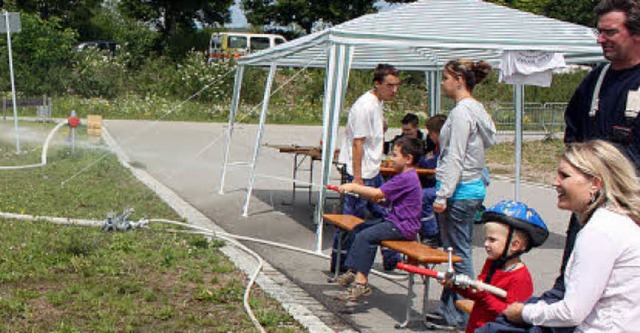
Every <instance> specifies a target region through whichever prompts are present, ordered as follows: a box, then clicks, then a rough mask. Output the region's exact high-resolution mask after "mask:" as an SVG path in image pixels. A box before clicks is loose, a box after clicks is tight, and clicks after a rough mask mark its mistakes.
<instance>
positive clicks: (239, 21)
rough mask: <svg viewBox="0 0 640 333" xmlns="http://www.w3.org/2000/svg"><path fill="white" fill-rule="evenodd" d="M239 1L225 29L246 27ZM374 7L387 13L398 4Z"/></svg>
mask: <svg viewBox="0 0 640 333" xmlns="http://www.w3.org/2000/svg"><path fill="white" fill-rule="evenodd" d="M240 1H241V0H236V3H235V5H233V7H231V23H229V24H225V27H227V28H241V27H246V26H247V18H246V17H244V14H243V13H242V10H241V9H240ZM375 5H376V7H379V8H380V9H379V10H380V11H381V12H384V11H387V10H391V9H393V8H395V7H397V6H398V5H399V4H396V5H389V4H387V3H386V2H384V1H383V0H378V1H377V2H376V4H375Z"/></svg>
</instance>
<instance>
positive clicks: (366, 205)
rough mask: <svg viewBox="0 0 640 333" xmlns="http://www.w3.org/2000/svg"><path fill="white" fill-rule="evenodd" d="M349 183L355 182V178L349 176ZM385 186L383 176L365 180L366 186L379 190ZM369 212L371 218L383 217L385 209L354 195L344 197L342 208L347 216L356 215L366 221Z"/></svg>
mask: <svg viewBox="0 0 640 333" xmlns="http://www.w3.org/2000/svg"><path fill="white" fill-rule="evenodd" d="M347 182H348V183H351V182H353V176H351V175H347ZM382 184H384V180H383V179H382V175H380V174H378V175H377V176H375V177H373V178H369V179H364V185H365V186H371V187H375V188H379V187H380V186H382ZM367 211H369V214H371V218H377V217H383V216H384V214H385V210H384V207H382V206H380V205H376V204H374V203H373V202H371V201H369V200H367V199H362V198H356V197H354V196H352V195H345V196H344V205H343V206H342V214H345V215H354V216H357V217H359V218H361V219H364V218H365V217H366V216H365V215H366V213H367Z"/></svg>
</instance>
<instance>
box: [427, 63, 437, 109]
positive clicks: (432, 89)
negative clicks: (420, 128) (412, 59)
mask: <svg viewBox="0 0 640 333" xmlns="http://www.w3.org/2000/svg"><path fill="white" fill-rule="evenodd" d="M424 74H425V81H426V84H427V92H428V93H429V116H430V117H433V116H434V115H436V114H438V112H437V109H436V73H435V71H426V72H424Z"/></svg>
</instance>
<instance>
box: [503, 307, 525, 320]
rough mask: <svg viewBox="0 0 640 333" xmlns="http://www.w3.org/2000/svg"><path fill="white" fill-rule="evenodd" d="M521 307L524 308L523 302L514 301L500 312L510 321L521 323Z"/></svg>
mask: <svg viewBox="0 0 640 333" xmlns="http://www.w3.org/2000/svg"><path fill="white" fill-rule="evenodd" d="M523 308H524V304H522V303H518V302H515V303H512V304H511V305H509V306H507V308H506V309H505V310H504V312H502V313H503V314H504V315H505V317H507V319H509V321H510V322H512V323H516V324H523V323H524V321H523V320H522V309H523Z"/></svg>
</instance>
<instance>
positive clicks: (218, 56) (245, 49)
mask: <svg viewBox="0 0 640 333" xmlns="http://www.w3.org/2000/svg"><path fill="white" fill-rule="evenodd" d="M286 41H287V40H286V39H284V37H282V36H280V35H275V34H254V33H248V32H214V33H213V34H211V40H210V41H209V62H210V63H211V62H213V61H219V60H225V59H229V58H238V57H241V56H243V55H245V54H248V53H251V52H255V51H260V50H264V49H268V48H270V47H274V46H276V45H279V44H282V43H285V42H286Z"/></svg>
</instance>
